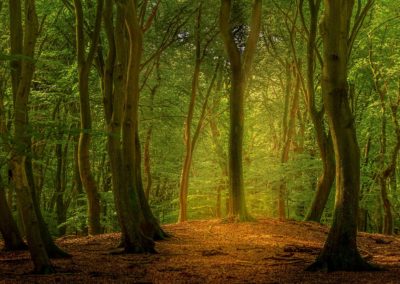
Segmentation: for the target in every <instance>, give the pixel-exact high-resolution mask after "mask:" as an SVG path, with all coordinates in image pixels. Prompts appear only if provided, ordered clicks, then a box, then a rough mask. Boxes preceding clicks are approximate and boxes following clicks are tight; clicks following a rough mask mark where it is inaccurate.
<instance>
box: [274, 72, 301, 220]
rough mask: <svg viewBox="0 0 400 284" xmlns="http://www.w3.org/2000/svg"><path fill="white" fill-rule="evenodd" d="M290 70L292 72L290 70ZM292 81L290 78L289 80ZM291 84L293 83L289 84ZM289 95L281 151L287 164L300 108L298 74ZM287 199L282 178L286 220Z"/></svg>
mask: <svg viewBox="0 0 400 284" xmlns="http://www.w3.org/2000/svg"><path fill="white" fill-rule="evenodd" d="M289 72H291V71H290V70H289ZM289 76H290V75H289ZM288 81H289V82H290V80H288ZM289 86H291V84H289ZM287 92H288V97H289V94H290V93H292V92H293V98H292V102H291V107H290V112H289V121H288V123H287V129H286V131H285V135H284V139H285V140H284V142H283V148H282V153H281V164H285V163H287V162H288V161H289V152H290V148H291V146H292V140H293V138H294V135H295V130H296V129H295V126H296V124H295V123H296V114H297V111H298V108H299V98H300V77H299V75H297V76H296V84H295V88H294V89H293V88H291V87H289V88H288V90H287ZM286 200H287V185H286V181H285V180H282V181H281V183H280V186H279V197H278V214H279V219H281V220H285V219H286Z"/></svg>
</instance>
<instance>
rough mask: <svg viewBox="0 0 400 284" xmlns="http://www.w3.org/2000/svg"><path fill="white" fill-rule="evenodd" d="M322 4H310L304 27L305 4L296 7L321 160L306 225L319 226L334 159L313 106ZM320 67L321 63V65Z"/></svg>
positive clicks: (328, 137)
mask: <svg viewBox="0 0 400 284" xmlns="http://www.w3.org/2000/svg"><path fill="white" fill-rule="evenodd" d="M321 2H322V1H321V0H309V1H308V7H309V13H310V16H309V17H310V23H309V26H308V27H307V24H306V19H305V17H304V12H303V3H304V1H303V0H302V1H299V7H298V9H299V10H300V15H301V20H302V24H303V28H304V30H305V31H306V35H307V37H306V40H307V73H306V91H305V102H306V106H307V109H308V113H309V115H310V118H311V121H312V123H313V125H314V131H315V137H316V140H317V144H318V148H319V152H320V157H321V160H322V174H321V176H320V177H319V179H318V182H317V188H316V192H315V195H314V199H313V202H312V204H311V207H310V209H309V210H308V213H307V216H306V218H305V220H306V221H316V222H320V220H321V216H322V213H323V212H324V209H325V206H326V203H327V201H328V197H329V194H330V192H331V188H332V185H333V181H334V180H335V157H334V151H333V145H332V139H331V135H330V133H329V132H327V131H326V130H325V125H324V119H323V118H324V110H323V107H321V108H320V109H318V107H317V104H316V92H315V73H316V72H315V69H316V64H317V55H318V58H320V54H319V51H318V47H317V26H318V20H319V12H320V7H321ZM321 63H322V62H321Z"/></svg>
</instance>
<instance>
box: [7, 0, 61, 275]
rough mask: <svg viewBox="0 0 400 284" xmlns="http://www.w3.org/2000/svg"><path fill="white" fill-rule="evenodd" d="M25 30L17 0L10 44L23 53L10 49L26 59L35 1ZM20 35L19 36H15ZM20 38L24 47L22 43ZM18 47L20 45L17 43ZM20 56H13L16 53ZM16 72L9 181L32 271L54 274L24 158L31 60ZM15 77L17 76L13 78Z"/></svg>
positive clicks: (30, 53)
mask: <svg viewBox="0 0 400 284" xmlns="http://www.w3.org/2000/svg"><path fill="white" fill-rule="evenodd" d="M24 3H25V7H24V13H25V30H24V32H23V33H22V20H21V2H20V1H19V0H13V1H10V20H11V24H12V25H11V27H10V28H11V34H12V36H11V42H12V45H13V44H16V42H18V41H19V42H21V43H20V46H23V48H22V50H15V49H13V48H12V50H11V53H12V54H23V55H25V56H27V57H30V58H33V57H34V50H35V45H36V39H37V32H38V21H37V16H36V9H35V1H34V0H25V2H24ZM13 15H14V16H17V19H18V21H17V22H13V21H14V20H15V19H13ZM17 32H20V34H17ZM22 37H23V44H22ZM16 45H19V44H16ZM18 51H19V53H16V52H18ZM19 66H20V67H21V68H20V70H19V72H18V73H15V72H14V73H12V74H11V75H12V77H13V83H15V84H16V85H15V86H14V89H13V91H14V92H15V93H14V94H13V98H14V113H15V115H14V143H15V145H16V147H14V148H13V151H12V159H11V166H12V179H13V183H14V186H15V191H16V194H17V203H18V206H19V209H20V211H21V215H22V218H23V222H24V226H25V229H26V237H27V241H28V245H29V251H30V253H31V257H32V260H33V263H34V270H35V272H37V273H52V272H53V271H54V269H53V267H52V265H51V263H50V259H49V257H48V254H47V252H46V248H45V246H44V243H43V239H42V235H41V232H40V227H39V226H40V220H38V216H37V210H36V208H37V207H36V206H35V201H36V200H35V199H34V194H33V193H34V191H33V189H31V188H30V184H29V182H28V178H29V176H28V174H27V172H26V169H27V167H26V165H27V164H26V155H27V154H28V152H29V149H30V139H31V137H30V136H29V134H28V133H29V131H28V130H27V127H28V98H29V94H30V88H31V82H32V78H33V74H34V68H35V66H34V62H33V60H25V61H22V62H21V63H20V65H19ZM15 76H16V77H15Z"/></svg>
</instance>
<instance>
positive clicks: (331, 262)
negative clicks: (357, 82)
mask: <svg viewBox="0 0 400 284" xmlns="http://www.w3.org/2000/svg"><path fill="white" fill-rule="evenodd" d="M324 4H325V5H324V7H325V10H324V17H323V21H322V22H321V34H322V39H323V58H324V66H323V74H322V75H323V78H322V91H323V102H324V106H325V110H326V114H327V117H328V123H329V127H330V130H331V133H332V141H333V146H334V152H335V160H336V202H335V210H334V216H333V222H332V227H331V229H330V231H329V234H328V237H327V240H326V242H325V245H324V247H323V249H322V251H321V253H320V255H319V256H318V258H317V260H316V262H315V263H313V264H312V265H311V266H310V267H309V268H308V269H309V270H328V271H337V270H350V271H351V270H370V269H372V268H373V267H372V266H371V265H370V264H368V263H367V262H366V261H365V260H364V259H362V258H361V255H360V253H359V251H358V248H357V219H358V202H359V189H360V151H359V147H358V142H357V137H356V130H355V125H354V117H353V114H352V112H351V109H350V104H349V98H348V83H347V68H348V67H347V65H348V58H349V55H350V51H351V49H350V23H351V17H352V11H353V6H354V0H333V1H330V0H325V1H324Z"/></svg>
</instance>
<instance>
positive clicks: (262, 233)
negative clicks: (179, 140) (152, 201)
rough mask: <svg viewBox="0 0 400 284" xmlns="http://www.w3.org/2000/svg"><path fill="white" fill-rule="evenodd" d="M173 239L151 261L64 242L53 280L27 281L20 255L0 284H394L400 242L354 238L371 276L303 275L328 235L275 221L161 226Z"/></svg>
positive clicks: (84, 242) (6, 265)
mask: <svg viewBox="0 0 400 284" xmlns="http://www.w3.org/2000/svg"><path fill="white" fill-rule="evenodd" d="M164 229H165V230H166V231H168V232H169V233H171V234H172V235H173V237H172V238H171V239H170V240H168V241H162V242H158V243H157V247H156V249H157V251H158V252H159V253H158V254H143V255H137V254H133V255H125V254H122V255H111V254H109V253H108V252H109V251H110V250H112V249H114V248H115V247H116V246H117V245H118V243H119V240H120V236H119V234H107V235H99V236H95V237H76V236H67V237H63V238H62V239H59V240H58V241H57V243H58V244H59V245H60V246H61V247H63V248H65V249H66V250H67V251H68V252H69V253H72V254H73V258H72V259H67V260H54V261H53V263H54V265H55V266H56V270H57V274H55V275H51V276H38V275H32V274H30V271H31V270H32V264H31V261H30V259H29V254H28V253H27V252H1V253H0V282H1V281H2V280H4V282H6V283H14V282H37V283H55V282H57V283H99V282H101V283H110V282H115V283H120V282H123V283H137V282H139V283H176V282H179V283H349V282H352V283H398V275H399V273H400V241H399V239H398V238H397V237H388V236H383V235H371V234H366V233H361V234H360V236H359V247H360V251H361V253H362V255H363V256H366V257H368V258H369V259H372V260H373V261H374V262H375V263H377V264H378V265H383V266H385V267H386V268H387V269H388V270H387V271H382V272H374V273H360V272H354V273H352V272H335V273H330V274H325V273H310V272H305V271H304V269H305V268H306V267H307V266H308V265H310V264H311V263H312V262H313V261H314V259H315V258H316V256H317V255H318V253H319V251H320V250H321V248H322V246H323V242H324V240H325V238H326V232H327V231H328V228H326V227H324V226H321V225H319V224H316V223H304V222H294V221H290V222H282V221H278V220H274V219H265V220H259V222H251V223H239V224H238V223H226V224H222V223H221V222H220V221H217V220H211V221H193V222H186V223H184V224H179V225H177V224H172V225H166V226H164Z"/></svg>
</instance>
